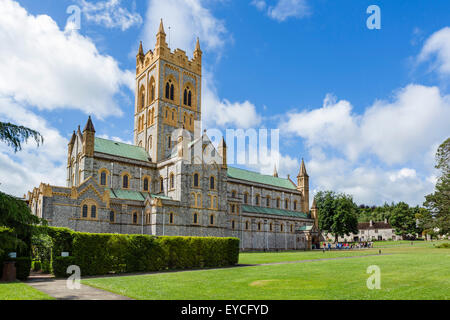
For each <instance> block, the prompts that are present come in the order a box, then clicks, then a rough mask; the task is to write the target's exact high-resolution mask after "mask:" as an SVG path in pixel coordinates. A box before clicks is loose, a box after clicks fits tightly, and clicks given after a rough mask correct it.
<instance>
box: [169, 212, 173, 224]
mask: <svg viewBox="0 0 450 320" xmlns="http://www.w3.org/2000/svg"><path fill="white" fill-rule="evenodd" d="M169 223H170V224H173V213H170V214H169Z"/></svg>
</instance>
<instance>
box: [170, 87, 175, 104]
mask: <svg viewBox="0 0 450 320" xmlns="http://www.w3.org/2000/svg"><path fill="white" fill-rule="evenodd" d="M174 99H175V87H174V86H173V84H171V85H170V100H174Z"/></svg>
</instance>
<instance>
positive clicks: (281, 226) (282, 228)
mask: <svg viewBox="0 0 450 320" xmlns="http://www.w3.org/2000/svg"><path fill="white" fill-rule="evenodd" d="M280 230H281V232H283V231H284V224H280Z"/></svg>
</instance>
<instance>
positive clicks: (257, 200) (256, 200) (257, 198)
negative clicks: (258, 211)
mask: <svg viewBox="0 0 450 320" xmlns="http://www.w3.org/2000/svg"><path fill="white" fill-rule="evenodd" d="M255 204H256V205H257V206H259V194H257V195H256V198H255Z"/></svg>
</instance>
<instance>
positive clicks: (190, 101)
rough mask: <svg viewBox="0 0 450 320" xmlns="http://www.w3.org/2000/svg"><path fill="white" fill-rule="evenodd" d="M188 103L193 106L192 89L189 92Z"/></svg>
mask: <svg viewBox="0 0 450 320" xmlns="http://www.w3.org/2000/svg"><path fill="white" fill-rule="evenodd" d="M187 105H188V106H189V107H192V93H191V91H189V93H188V103H187Z"/></svg>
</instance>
